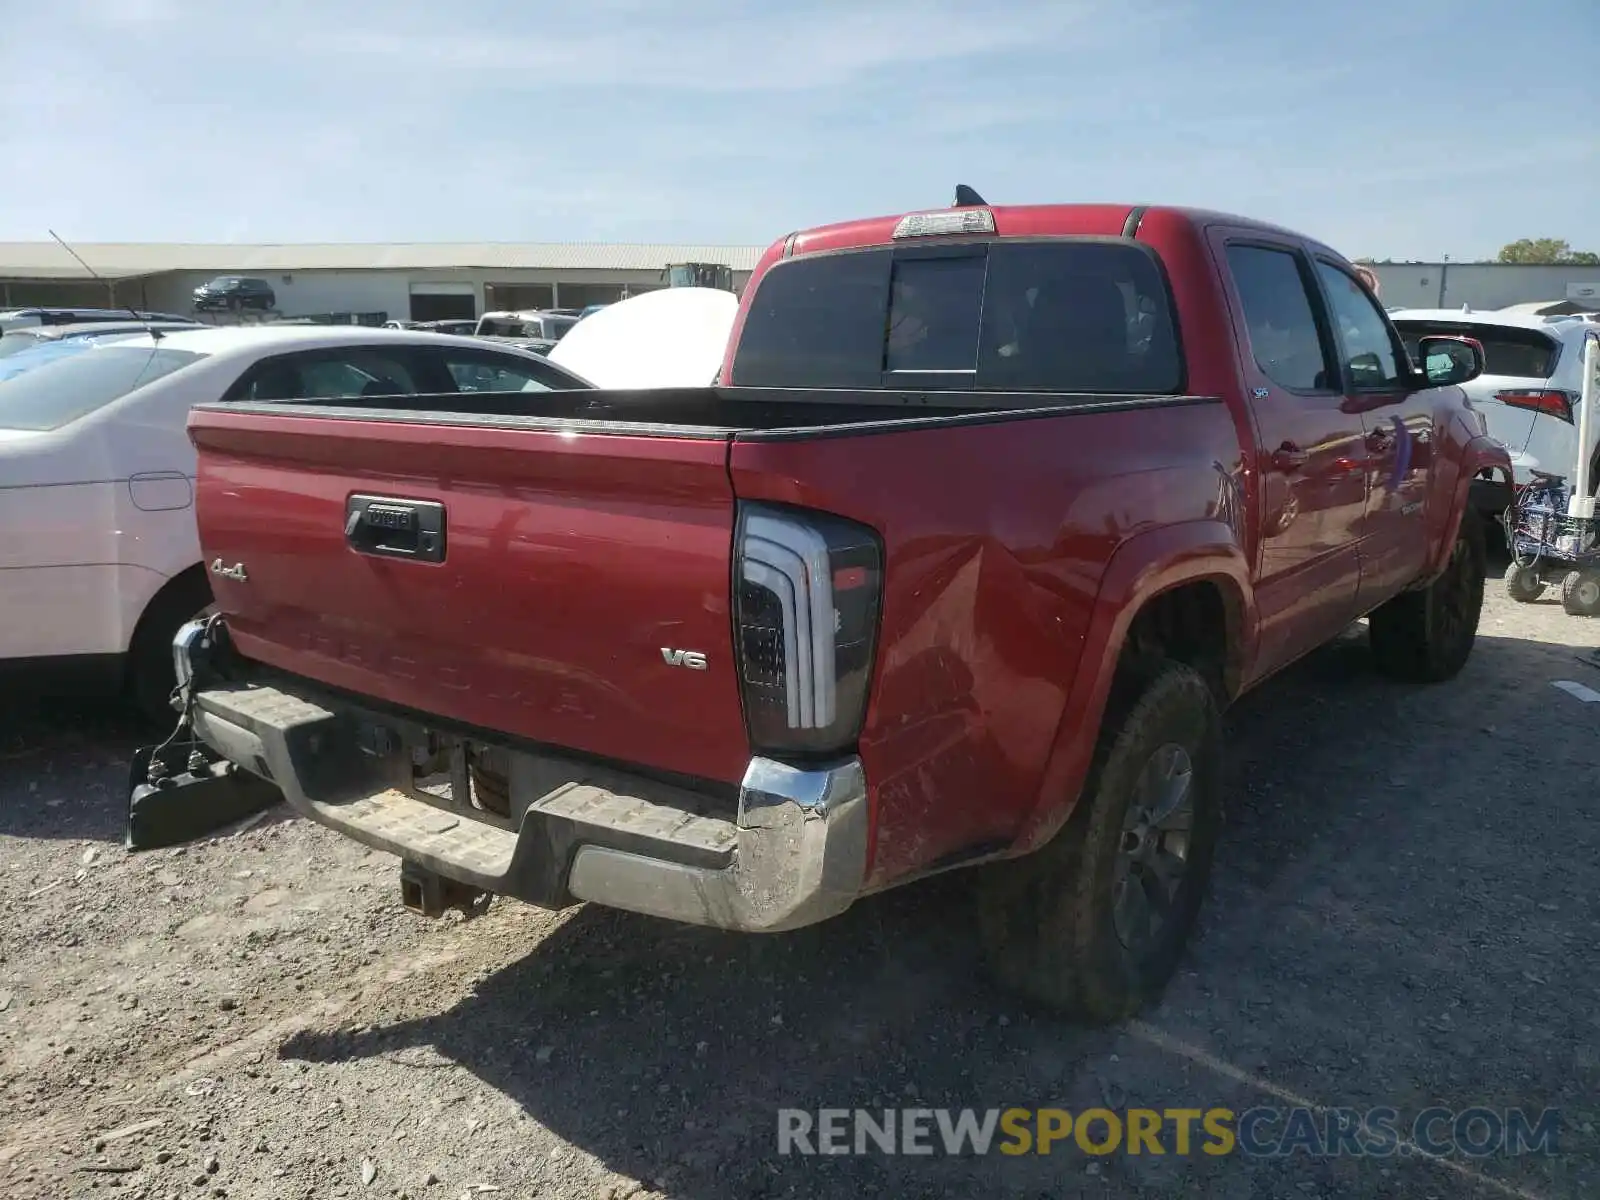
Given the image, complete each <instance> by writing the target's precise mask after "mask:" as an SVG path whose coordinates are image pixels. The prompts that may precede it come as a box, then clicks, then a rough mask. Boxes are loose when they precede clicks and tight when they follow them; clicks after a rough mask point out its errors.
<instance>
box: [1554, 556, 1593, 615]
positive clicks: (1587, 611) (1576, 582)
mask: <svg viewBox="0 0 1600 1200" xmlns="http://www.w3.org/2000/svg"><path fill="white" fill-rule="evenodd" d="M1561 607H1562V608H1564V609H1566V610H1567V613H1568V614H1569V615H1571V616H1574V617H1593V616H1600V571H1596V570H1595V569H1594V568H1593V567H1585V568H1584V569H1583V570H1581V571H1569V572H1567V577H1566V578H1565V579H1563V580H1562V581H1561Z"/></svg>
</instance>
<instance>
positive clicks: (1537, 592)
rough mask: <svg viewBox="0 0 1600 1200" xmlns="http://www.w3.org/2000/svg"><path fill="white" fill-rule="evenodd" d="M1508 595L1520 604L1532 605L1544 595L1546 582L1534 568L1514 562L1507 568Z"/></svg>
mask: <svg viewBox="0 0 1600 1200" xmlns="http://www.w3.org/2000/svg"><path fill="white" fill-rule="evenodd" d="M1506 595H1508V596H1510V597H1511V598H1512V599H1513V600H1515V601H1516V602H1517V603H1518V604H1532V603H1533V602H1534V601H1535V600H1537V599H1538V598H1539V597H1540V596H1543V595H1544V580H1542V579H1540V578H1539V572H1538V571H1536V570H1534V569H1533V568H1532V567H1525V566H1523V565H1522V564H1521V563H1517V562H1513V563H1511V564H1510V565H1509V566H1508V567H1506Z"/></svg>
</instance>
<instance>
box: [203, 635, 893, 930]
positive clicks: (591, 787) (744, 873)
mask: <svg viewBox="0 0 1600 1200" xmlns="http://www.w3.org/2000/svg"><path fill="white" fill-rule="evenodd" d="M215 642H216V639H215V638H214V637H213V636H212V635H211V634H210V633H208V632H207V630H206V627H205V626H204V625H202V624H201V623H200V622H194V623H192V624H191V625H188V626H185V627H184V629H183V630H181V631H180V632H179V634H178V636H177V638H176V640H175V642H174V654H175V655H176V657H177V660H178V679H179V681H180V683H182V684H183V685H184V687H185V690H186V693H192V704H191V713H192V717H193V721H194V728H195V733H196V736H197V737H199V738H200V739H201V740H202V741H204V742H205V743H206V744H207V745H208V746H210V747H211V748H212V749H213V750H215V751H217V752H218V753H219V754H221V755H223V756H224V757H225V758H227V759H229V760H231V761H233V762H235V763H238V764H239V765H240V766H242V767H244V768H245V769H247V770H250V771H252V772H254V773H255V774H257V775H260V776H262V777H263V778H265V779H268V780H270V781H271V782H272V783H274V784H276V785H277V786H278V787H279V788H280V789H281V790H282V791H283V794H284V796H285V797H286V798H287V800H288V802H289V803H290V804H291V805H292V806H293V807H294V808H295V809H296V810H297V811H299V812H300V813H302V814H304V815H305V816H307V817H309V818H311V819H312V820H314V821H317V822H319V823H321V824H323V825H326V826H328V827H329V828H331V829H335V830H338V831H339V832H340V833H343V834H345V835H347V836H349V837H352V838H355V839H356V840H358V841H361V842H363V843H365V844H366V845H369V846H372V847H373V848H375V849H379V850H384V851H388V852H389V853H392V854H397V855H400V856H401V857H402V858H404V859H406V860H408V861H411V862H414V863H417V864H419V865H420V866H422V867H424V868H426V869H428V870H431V871H434V872H436V873H438V874H439V875H442V876H445V877H446V878H449V879H454V880H457V881H459V882H461V883H463V884H467V885H469V886H472V887H476V888H481V889H482V890H484V891H488V892H492V893H495V894H498V895H505V896H511V897H515V898H517V899H521V900H525V901H528V902H529V903H533V904H538V905H541V906H543V907H547V908H561V907H564V906H566V905H568V904H571V903H574V902H576V901H591V902H593V903H595V904H601V905H606V906H608V907H613V908H621V909H627V910H630V911H633V912H640V913H647V914H650V915H652V916H658V917H665V918H668V919H671V920H676V921H683V922H686V923H690V924H696V925H709V926H714V927H717V928H721V929H733V930H745V931H750V932H776V931H780V930H785V929H793V928H797V927H799V926H802V925H809V924H814V923H816V922H818V921H822V920H825V919H827V918H828V917H832V916H835V915H837V914H839V913H841V912H843V911H844V910H845V909H846V908H848V907H849V906H850V904H851V903H852V902H853V901H854V900H855V899H856V897H857V896H858V895H859V894H860V891H861V887H862V880H863V878H864V876H865V873H866V859H867V796H866V780H865V776H864V774H863V772H862V768H861V763H860V761H859V760H858V759H856V758H853V757H852V758H849V759H846V760H844V761H840V762H837V763H834V764H831V765H829V766H827V767H825V768H816V769H800V768H797V767H793V766H789V765H787V764H785V763H781V762H777V761H775V760H772V759H768V758H762V757H755V758H752V759H751V761H750V764H749V767H748V769H747V770H746V771H745V775H744V779H743V782H742V783H741V785H740V788H739V793H738V803H737V808H736V810H735V811H734V812H733V814H732V819H729V816H728V814H727V812H726V807H727V802H726V801H723V802H722V805H723V809H722V811H721V812H719V811H718V809H719V804H718V800H717V799H716V798H715V797H713V796H711V795H709V794H704V793H699V792H696V791H695V790H693V789H687V788H683V787H679V786H674V785H668V784H663V783H660V782H657V781H655V780H652V779H648V778H646V777H644V776H641V775H636V774H633V773H631V772H628V771H626V770H619V769H614V768H610V767H601V766H596V765H593V764H589V763H585V762H582V761H579V760H577V759H568V758H563V757H558V756H553V755H547V754H542V753H535V752H532V751H529V750H525V749H521V748H519V747H516V746H514V745H511V744H509V743H501V744H491V745H492V749H493V751H494V753H495V754H496V755H497V756H498V761H500V762H501V763H503V764H505V778H506V781H507V794H508V795H509V801H510V802H509V812H510V814H511V815H510V816H497V815H496V814H494V813H491V812H487V811H484V810H481V809H476V808H474V807H473V806H472V805H471V804H470V803H468V802H465V801H462V802H458V801H457V799H456V797H457V796H458V795H465V794H468V792H469V790H470V784H469V783H468V779H467V774H466V767H465V762H466V757H465V756H466V754H467V753H468V750H467V749H466V748H467V747H469V746H480V747H481V746H484V745H485V743H483V742H480V741H477V740H475V739H472V738H471V735H465V736H462V735H457V734H455V733H453V732H451V731H448V730H443V729H441V730H435V729H432V728H430V727H427V726H425V725H424V724H422V723H421V721H420V719H419V720H413V719H401V718H396V717H394V716H392V715H388V714H384V713H380V712H377V711H373V710H369V709H366V708H363V707H362V706H360V705H359V704H357V703H353V702H350V701H346V700H344V699H341V698H336V697H332V696H329V695H325V694H323V693H321V692H320V690H319V689H317V688H315V686H314V685H309V684H305V683H303V682H302V681H298V680H287V679H282V678H274V679H272V680H271V681H270V682H262V683H229V682H220V681H219V680H220V674H219V672H217V671H216V670H213V669H211V667H210V665H209V664H208V663H207V656H208V655H210V654H212V653H213V651H214V650H215ZM430 735H431V737H432V738H433V740H434V741H435V742H438V741H439V740H441V739H442V740H443V741H444V742H445V743H446V744H450V745H459V746H461V747H462V750H461V757H460V759H459V761H460V763H461V766H460V767H459V770H458V771H457V772H456V773H455V775H454V776H453V780H452V786H451V789H450V795H449V797H448V798H441V797H439V796H437V795H431V794H427V793H424V792H422V791H420V790H419V789H418V788H417V786H416V781H415V779H414V777H413V776H414V772H413V770H412V763H413V761H414V760H413V754H412V748H413V747H415V746H417V745H419V744H421V742H422V741H426V740H428V739H429V737H430ZM451 753H452V754H454V753H455V751H454V750H452V751H451Z"/></svg>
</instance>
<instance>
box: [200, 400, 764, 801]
mask: <svg viewBox="0 0 1600 1200" xmlns="http://www.w3.org/2000/svg"><path fill="white" fill-rule="evenodd" d="M189 429H190V436H191V438H192V440H193V441H194V443H195V446H196V447H197V449H198V450H199V470H198V487H197V512H198V520H199V526H200V540H201V545H202V548H203V551H204V554H205V559H206V561H207V563H208V564H210V566H211V583H212V587H213V588H214V590H215V593H216V597H217V601H218V604H219V606H220V608H221V610H222V611H223V613H224V614H226V617H227V620H228V624H229V629H230V632H231V633H232V635H233V639H234V642H235V644H236V645H237V647H238V648H239V650H240V651H241V652H243V653H244V654H245V655H247V656H249V657H251V658H253V659H257V660H259V661H261V662H264V663H266V664H268V665H269V666H272V667H276V668H278V669H280V670H283V671H287V672H290V673H293V674H296V675H301V676H304V677H307V678H310V679H314V680H317V681H320V682H322V683H324V684H327V685H330V686H332V687H335V688H341V689H345V690H348V691H351V692H355V693H358V694H361V695H365V696H369V697H374V698H378V699H381V700H384V701H388V702H389V703H391V704H394V705H397V706H401V707H404V708H408V709H413V710H417V711H419V712H421V713H425V714H432V715H435V716H438V717H441V718H444V719H446V720H449V721H453V722H458V723H461V724H463V725H468V726H474V727H477V728H480V729H484V730H490V731H495V732H500V733H504V734H510V735H513V736H514V737H516V738H520V739H526V740H528V741H532V742H537V743H544V744H548V745H553V746H560V747H568V748H572V749H575V750H579V751H584V752H587V753H590V754H593V755H597V756H601V757H604V758H611V759H617V760H623V761H627V762H629V763H636V764H640V765H644V766H649V767H654V768H657V769H659V770H662V771H668V772H676V773H681V774H686V775H695V776H700V777H703V778H711V779H716V780H720V781H727V782H733V781H737V780H738V779H739V778H740V776H741V775H742V774H743V771H744V769H745V766H746V763H747V762H748V759H749V747H748V741H747V738H746V734H745V728H744V720H743V715H742V711H741V708H740V700H739V692H738V686H737V680H736V671H735V664H734V659H733V653H732V631H731V619H730V613H729V603H730V601H729V580H730V577H731V564H730V556H731V552H732V539H733V525H734V501H733V493H732V488H731V485H730V482H729V477H728V471H727V451H728V444H727V439H726V437H725V436H722V435H718V434H716V433H714V432H707V433H706V434H705V435H704V436H680V437H660V436H654V437H640V436H629V435H627V434H625V433H583V434H574V433H571V432H563V431H559V430H548V429H534V428H528V429H506V428H503V427H502V428H496V429H488V428H482V427H474V426H471V425H469V424H460V425H452V424H448V423H434V422H429V423H400V422H385V421H382V420H363V419H348V418H342V417H329V416H312V415H302V414H297V413H294V412H293V411H289V410H284V409H279V410H278V411H274V412H270V413H267V412H261V411H253V412H252V411H228V410H226V409H223V408H221V407H211V408H202V409H197V410H195V412H194V413H193V414H192V415H191V417H190V424H189ZM435 525H437V526H438V528H437V529H435V528H434V526H435ZM430 560H432V561H430ZM685 652H688V653H685ZM697 655H702V656H703V658H699V657H696V656H697Z"/></svg>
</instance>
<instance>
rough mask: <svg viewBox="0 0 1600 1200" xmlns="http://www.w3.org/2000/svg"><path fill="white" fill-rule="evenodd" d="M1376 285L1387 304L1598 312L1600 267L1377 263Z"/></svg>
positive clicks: (1371, 264) (1371, 265) (1423, 306)
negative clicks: (1535, 307) (1522, 306)
mask: <svg viewBox="0 0 1600 1200" xmlns="http://www.w3.org/2000/svg"><path fill="white" fill-rule="evenodd" d="M1368 265H1369V266H1370V267H1371V268H1372V269H1373V270H1374V271H1375V272H1377V275H1378V287H1379V289H1380V292H1381V298H1382V300H1383V303H1384V304H1385V306H1387V307H1389V308H1460V307H1461V306H1462V305H1463V304H1465V305H1467V306H1468V307H1470V308H1473V309H1478V310H1486V309H1493V308H1509V307H1510V306H1512V305H1514V304H1522V305H1533V304H1538V305H1539V306H1540V307H1541V309H1544V310H1547V311H1561V310H1563V309H1564V310H1565V311H1569V312H1576V311H1584V312H1588V311H1595V310H1600V266H1596V267H1584V266H1577V265H1575V264H1560V263H1558V264H1552V265H1543V264H1532V263H1466V262H1463V263H1453V262H1432V263H1423V262H1404V263H1397V262H1377V263H1369V264H1368Z"/></svg>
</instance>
